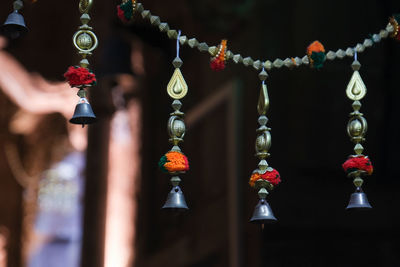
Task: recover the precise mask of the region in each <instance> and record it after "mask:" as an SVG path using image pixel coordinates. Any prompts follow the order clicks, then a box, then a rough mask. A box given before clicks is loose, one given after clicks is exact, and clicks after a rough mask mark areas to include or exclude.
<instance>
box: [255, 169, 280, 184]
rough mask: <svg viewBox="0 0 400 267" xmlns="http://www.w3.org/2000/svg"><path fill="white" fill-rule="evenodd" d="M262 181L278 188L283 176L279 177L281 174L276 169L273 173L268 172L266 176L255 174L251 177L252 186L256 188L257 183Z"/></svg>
mask: <svg viewBox="0 0 400 267" xmlns="http://www.w3.org/2000/svg"><path fill="white" fill-rule="evenodd" d="M260 179H263V180H266V181H268V182H269V183H271V184H272V185H273V186H277V185H278V184H279V183H280V182H281V176H280V175H279V172H278V171H277V170H275V169H272V170H271V171H267V172H266V173H264V174H260V173H258V172H254V173H253V174H252V175H251V177H250V181H249V184H250V186H251V187H254V186H255V183H256V181H257V180H260Z"/></svg>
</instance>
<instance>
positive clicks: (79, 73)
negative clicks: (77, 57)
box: [64, 66, 96, 87]
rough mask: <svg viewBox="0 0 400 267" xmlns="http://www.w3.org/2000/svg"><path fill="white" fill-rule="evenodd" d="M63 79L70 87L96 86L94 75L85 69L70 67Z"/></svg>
mask: <svg viewBox="0 0 400 267" xmlns="http://www.w3.org/2000/svg"><path fill="white" fill-rule="evenodd" d="M64 77H65V78H66V79H67V82H68V83H69V85H70V86H71V87H79V86H84V85H86V86H89V85H90V86H91V85H95V84H96V75H95V74H94V73H92V72H91V71H90V70H88V69H87V68H83V67H77V66H71V67H69V68H68V70H67V72H66V73H64Z"/></svg>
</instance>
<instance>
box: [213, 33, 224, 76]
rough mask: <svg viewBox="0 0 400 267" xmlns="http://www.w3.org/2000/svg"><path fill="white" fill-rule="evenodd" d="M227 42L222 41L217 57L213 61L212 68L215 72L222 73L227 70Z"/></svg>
mask: <svg viewBox="0 0 400 267" xmlns="http://www.w3.org/2000/svg"><path fill="white" fill-rule="evenodd" d="M227 43H228V41H227V40H225V39H224V40H222V41H221V44H220V45H219V49H218V52H217V54H216V55H215V57H213V58H212V59H211V62H210V67H211V69H212V70H214V71H220V70H223V69H225V62H226V50H227V47H228V46H227Z"/></svg>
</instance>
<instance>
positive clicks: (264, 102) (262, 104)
mask: <svg viewBox="0 0 400 267" xmlns="http://www.w3.org/2000/svg"><path fill="white" fill-rule="evenodd" d="M268 108H269V97H268V90H267V85H266V84H262V85H261V90H260V97H259V98H258V104H257V110H258V114H259V115H265V114H267V111H268Z"/></svg>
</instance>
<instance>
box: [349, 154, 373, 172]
mask: <svg viewBox="0 0 400 267" xmlns="http://www.w3.org/2000/svg"><path fill="white" fill-rule="evenodd" d="M342 167H343V170H344V171H345V172H346V173H351V172H354V171H359V170H360V171H365V172H366V173H367V174H368V175H371V174H372V172H373V170H374V168H373V166H372V163H371V160H370V159H369V158H368V157H366V156H357V157H353V156H351V157H349V159H347V160H346V162H345V163H343V165H342Z"/></svg>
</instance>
